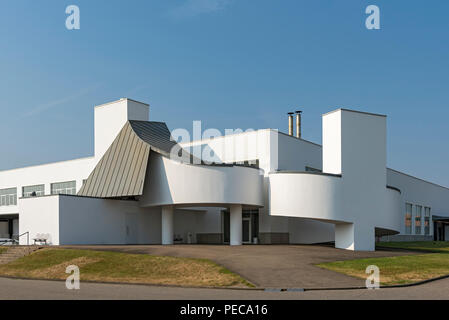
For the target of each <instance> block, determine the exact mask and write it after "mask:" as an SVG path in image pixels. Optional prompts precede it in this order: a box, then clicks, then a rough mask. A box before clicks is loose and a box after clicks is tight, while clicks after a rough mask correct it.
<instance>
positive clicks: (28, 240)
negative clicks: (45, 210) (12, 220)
mask: <svg viewBox="0 0 449 320" xmlns="http://www.w3.org/2000/svg"><path fill="white" fill-rule="evenodd" d="M24 235H26V236H27V246H29V245H30V232H29V231H27V232H24V233H22V234H19V235H18V236H16V237H15V238H16V239H14V240H15V241H16V242H17V244H19V242H20V237H22V236H24Z"/></svg>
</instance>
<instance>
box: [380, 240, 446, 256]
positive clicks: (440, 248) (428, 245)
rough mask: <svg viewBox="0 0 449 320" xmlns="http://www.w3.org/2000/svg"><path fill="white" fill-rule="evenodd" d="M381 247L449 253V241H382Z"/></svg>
mask: <svg viewBox="0 0 449 320" xmlns="http://www.w3.org/2000/svg"><path fill="white" fill-rule="evenodd" d="M377 246H379V247H386V248H399V249H407V250H420V251H429V252H440V253H449V241H415V242H380V243H378V244H377Z"/></svg>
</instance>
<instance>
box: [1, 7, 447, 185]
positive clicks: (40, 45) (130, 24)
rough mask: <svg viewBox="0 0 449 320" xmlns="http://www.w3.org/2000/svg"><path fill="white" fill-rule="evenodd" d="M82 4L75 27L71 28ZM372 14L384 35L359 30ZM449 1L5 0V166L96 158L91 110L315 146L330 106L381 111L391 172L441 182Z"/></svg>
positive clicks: (443, 178)
mask: <svg viewBox="0 0 449 320" xmlns="http://www.w3.org/2000/svg"><path fill="white" fill-rule="evenodd" d="M71 4H75V5H78V6H79V8H80V11H81V29H80V30H73V31H69V30H67V29H66V27H65V20H66V17H67V15H66V13H65V8H66V7H67V6H68V5H71ZM370 4H374V5H377V6H379V8H380V18H381V29H380V30H367V29H366V28H365V19H366V17H367V15H366V14H365V8H366V7H367V6H368V5H370ZM448 12H449V1H447V0H431V1H424V0H421V1H399V0H388V1H387V0H371V1H361V0H345V1H342V0H341V1H336V0H328V1H325V0H321V1H320V0H307V1H306V0H279V1H274V0H271V1H268V0H172V1H166V0H146V1H144V0H140V1H139V0H127V1H124V0H122V1H119V0H94V1H92V0H69V1H65V0H40V1H37V0H33V1H31V0H30V1H25V0H2V1H1V2H0V137H1V144H2V146H1V148H0V150H1V151H0V170H3V169H11V168H17V167H22V166H28V165H34V164H40V163H46V162H53V161H59V160H67V159H73V158H78V157H84V156H90V155H92V154H93V107H94V105H98V104H102V103H105V102H109V101H112V100H116V99H119V98H121V97H129V98H133V99H136V100H140V101H144V102H147V103H149V104H150V105H151V110H150V117H151V119H152V120H157V121H165V122H167V124H168V126H169V127H170V128H171V129H174V128H187V129H191V127H192V121H193V120H202V121H203V128H217V129H220V130H223V131H224V129H225V128H242V129H247V128H254V129H258V128H276V129H277V128H279V129H280V130H281V131H286V127H287V118H286V112H288V111H294V110H295V109H298V108H301V109H302V110H304V116H303V137H304V138H305V139H308V140H311V141H314V142H317V143H321V114H322V113H325V112H327V111H331V110H333V109H335V108H336V107H344V108H352V109H357V110H363V111H369V112H374V113H383V114H387V115H388V166H389V167H392V168H394V169H398V170H401V171H404V172H407V173H410V174H412V175H416V176H419V177H422V178H425V179H429V180H431V181H434V182H436V183H439V184H443V185H446V186H449V169H448V168H449V143H448V141H449V41H448V40H449V37H448V36H449V18H448Z"/></svg>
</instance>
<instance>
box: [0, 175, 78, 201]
mask: <svg viewBox="0 0 449 320" xmlns="http://www.w3.org/2000/svg"><path fill="white" fill-rule="evenodd" d="M51 194H76V181H67V182H58V183H52V184H51ZM22 195H23V197H24V198H30V197H40V196H43V195H45V185H43V184H39V185H35V186H26V187H23V188H22ZM15 205H17V188H8V189H0V206H15Z"/></svg>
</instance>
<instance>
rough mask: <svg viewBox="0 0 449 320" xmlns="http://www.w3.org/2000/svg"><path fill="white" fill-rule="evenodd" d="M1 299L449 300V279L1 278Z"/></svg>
mask: <svg viewBox="0 0 449 320" xmlns="http://www.w3.org/2000/svg"><path fill="white" fill-rule="evenodd" d="M0 288H1V290H0V300H16V299H22V300H38V299H39V300H56V299H57V300H78V299H85V300H99V299H108V300H116V299H120V300H129V299H133V300H142V299H144V300H279V299H281V300H309V299H327V300H333V299H338V300H340V299H344V300H347V299H349V300H366V299H369V300H376V299H386V300H398V299H445V300H448V299H449V279H445V280H440V281H436V282H432V283H428V284H425V285H421V286H415V287H407V288H392V289H379V290H366V289H365V290H326V291H306V292H265V291H255V290H228V289H194V288H173V287H157V286H141V285H120V284H96V283H81V288H80V290H67V289H66V288H65V283H64V282H63V281H46V280H16V279H5V278H0Z"/></svg>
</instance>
